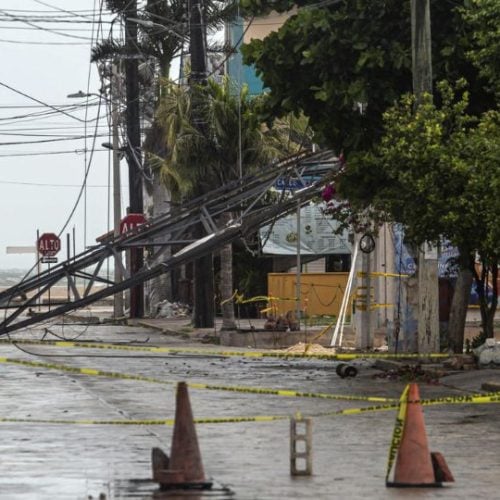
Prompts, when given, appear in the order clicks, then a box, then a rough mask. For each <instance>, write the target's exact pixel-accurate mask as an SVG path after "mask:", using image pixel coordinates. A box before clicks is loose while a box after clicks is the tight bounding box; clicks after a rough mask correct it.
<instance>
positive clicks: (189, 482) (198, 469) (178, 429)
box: [153, 382, 212, 489]
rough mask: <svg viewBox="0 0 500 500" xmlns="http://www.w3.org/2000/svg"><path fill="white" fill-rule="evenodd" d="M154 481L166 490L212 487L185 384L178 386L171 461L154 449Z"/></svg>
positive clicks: (180, 383) (181, 383)
mask: <svg viewBox="0 0 500 500" xmlns="http://www.w3.org/2000/svg"><path fill="white" fill-rule="evenodd" d="M153 480H154V481H157V482H159V483H160V485H161V487H162V488H163V489H171V488H183V489H191V488H193V489H208V488H210V487H211V486H212V483H211V482H210V481H207V480H206V479H205V473H204V471H203V464H202V461H201V454H200V448H199V446H198V438H197V437H196V430H195V427H194V421H193V413H192V411H191V404H190V402H189V395H188V390H187V385H186V383H185V382H179V383H178V384H177V395H176V407H175V423H174V433H173V436H172V447H171V449H170V459H169V458H168V457H167V456H166V455H165V454H164V453H163V452H161V450H159V449H158V448H153Z"/></svg>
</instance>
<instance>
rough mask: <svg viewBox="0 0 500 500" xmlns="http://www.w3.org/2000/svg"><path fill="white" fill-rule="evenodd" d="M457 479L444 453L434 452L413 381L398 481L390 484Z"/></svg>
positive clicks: (414, 484)
mask: <svg viewBox="0 0 500 500" xmlns="http://www.w3.org/2000/svg"><path fill="white" fill-rule="evenodd" d="M444 481H454V479H453V476H452V475H451V472H450V471H449V469H448V466H447V465H446V462H445V460H444V457H443V456H442V455H441V454H440V453H432V454H431V453H430V451H429V445H428V443H427V434H426V432H425V423H424V414H423V411H422V405H421V404H420V394H419V390H418V385H417V384H410V387H409V391H408V396H407V406H406V416H405V419H404V426H403V433H402V436H401V441H400V445H399V449H398V454H397V458H396V467H395V470H394V482H387V486H409V487H433V486H441V482H444Z"/></svg>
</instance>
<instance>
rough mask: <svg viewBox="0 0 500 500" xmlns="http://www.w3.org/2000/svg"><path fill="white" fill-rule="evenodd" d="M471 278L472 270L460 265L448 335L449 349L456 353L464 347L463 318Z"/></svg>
mask: <svg viewBox="0 0 500 500" xmlns="http://www.w3.org/2000/svg"><path fill="white" fill-rule="evenodd" d="M472 279H473V276H472V271H471V270H470V269H467V268H464V267H461V268H460V270H459V272H458V278H457V282H456V284H455V290H454V292H453V298H452V301H451V307H450V321H449V323H448V335H449V341H450V347H451V349H452V350H453V352H454V353H458V354H461V353H462V352H463V348H464V331H465V320H466V316H467V306H468V304H469V297H470V289H471V286H472Z"/></svg>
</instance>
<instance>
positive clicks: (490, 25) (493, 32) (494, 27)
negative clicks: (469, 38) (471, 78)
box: [461, 0, 500, 99]
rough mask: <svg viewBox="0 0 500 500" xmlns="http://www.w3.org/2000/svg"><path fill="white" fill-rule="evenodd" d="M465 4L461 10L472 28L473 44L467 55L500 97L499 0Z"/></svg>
mask: <svg viewBox="0 0 500 500" xmlns="http://www.w3.org/2000/svg"><path fill="white" fill-rule="evenodd" d="M466 5H467V6H466V8H463V9H462V11H461V12H462V14H463V16H464V18H465V19H466V21H467V22H468V24H469V25H470V26H471V27H472V29H473V45H472V47H471V48H470V50H469V51H468V54H467V55H468V57H469V58H470V59H471V60H472V61H473V63H474V65H475V66H476V67H477V68H478V70H479V73H480V74H481V75H482V76H483V77H484V78H485V79H486V80H487V82H488V86H489V90H491V91H493V92H495V94H496V97H497V99H500V22H499V19H500V2H498V1H497V0H470V1H469V2H467V4H466Z"/></svg>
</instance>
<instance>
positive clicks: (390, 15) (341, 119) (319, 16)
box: [242, 0, 498, 152]
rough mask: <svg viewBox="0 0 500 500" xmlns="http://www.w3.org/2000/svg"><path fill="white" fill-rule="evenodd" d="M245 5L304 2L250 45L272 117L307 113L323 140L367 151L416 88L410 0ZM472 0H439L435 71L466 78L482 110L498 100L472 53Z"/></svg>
mask: <svg viewBox="0 0 500 500" xmlns="http://www.w3.org/2000/svg"><path fill="white" fill-rule="evenodd" d="M476 1H478V2H479V1H480V0H476ZM492 1H493V0H492ZM242 4H243V7H244V8H245V9H246V11H247V12H249V13H252V14H261V13H267V12H268V11H269V10H270V9H271V8H272V9H274V10H277V11H280V12H282V11H287V10H290V9H291V8H292V7H294V6H297V5H298V6H299V7H300V8H299V10H298V11H297V13H296V14H295V15H293V16H292V17H290V18H289V19H288V20H287V21H286V22H285V23H284V25H283V26H282V27H281V28H280V29H279V30H278V31H277V32H273V33H271V34H270V35H269V36H267V37H266V38H265V39H264V40H252V41H251V42H250V43H249V44H248V45H245V46H244V47H243V54H244V61H245V63H247V64H253V65H255V68H256V71H257V74H258V75H259V76H260V77H261V78H262V80H263V82H264V85H265V87H267V88H268V95H267V107H266V110H267V116H268V117H273V116H281V115H282V114H284V113H288V112H298V111H303V112H304V113H305V114H306V115H307V116H308V117H309V118H310V120H311V126H312V128H313V129H314V130H315V132H316V134H317V140H318V141H319V142H320V143H323V144H326V145H328V146H330V147H332V148H334V149H335V150H337V151H341V150H345V151H346V152H348V151H349V150H355V149H367V148H369V147H370V146H371V145H372V144H373V143H374V142H375V141H377V140H378V139H379V138H380V137H381V135H382V133H383V125H382V114H383V112H384V111H385V110H386V109H387V108H388V107H389V106H391V105H393V104H394V103H395V102H396V101H397V100H398V99H399V97H400V96H401V95H402V94H403V93H405V92H411V90H412V75H411V23H410V1H409V0H408V1H403V2H402V1H401V0H357V1H355V2H351V1H343V0H341V1H338V2H324V3H321V2H320V3H316V4H314V3H313V2H312V1H311V2H302V1H299V2H293V1H289V0H281V1H278V2H276V1H267V0H243V2H242ZM309 4H310V5H309ZM468 4H469V2H468V1H467V0H463V1H451V0H431V16H432V26H434V27H436V28H435V29H434V30H433V31H432V47H433V54H432V55H433V74H434V77H435V79H436V81H437V80H442V79H448V80H450V81H455V80H457V79H458V78H460V77H464V78H466V79H467V81H468V82H469V83H470V85H471V98H470V100H469V108H470V110H471V111H472V112H474V113H480V112H482V111H484V110H485V109H487V108H488V107H490V106H491V102H492V98H491V97H487V95H486V94H485V92H484V89H483V86H484V82H481V81H480V80H479V78H478V70H477V67H475V66H474V65H473V64H472V62H471V61H470V60H469V58H468V57H467V53H468V51H470V49H471V46H472V45H471V44H472V38H471V37H472V33H473V28H474V26H473V24H472V23H471V22H469V21H468V20H467V19H466V17H465V16H464V14H463V8H464V6H465V5H468ZM497 10H498V9H497ZM290 75H293V78H291V77H290Z"/></svg>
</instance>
